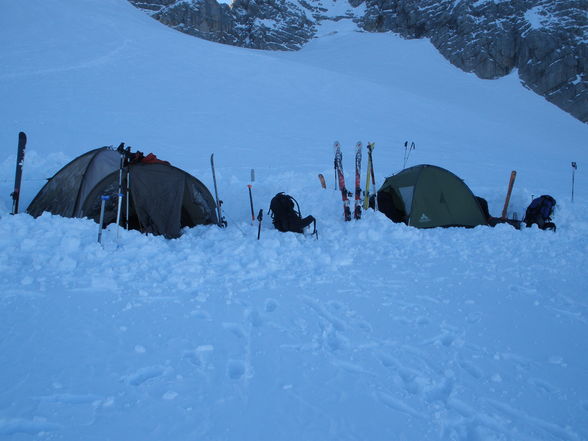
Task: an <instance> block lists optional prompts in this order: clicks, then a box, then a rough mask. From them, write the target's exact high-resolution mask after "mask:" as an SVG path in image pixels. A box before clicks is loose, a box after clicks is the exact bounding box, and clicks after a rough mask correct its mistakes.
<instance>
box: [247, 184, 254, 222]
mask: <svg viewBox="0 0 588 441" xmlns="http://www.w3.org/2000/svg"><path fill="white" fill-rule="evenodd" d="M251 187H252V185H251V184H247V188H248V189H249V205H250V206H251V225H253V223H254V222H255V211H254V210H253V195H252V194H251Z"/></svg>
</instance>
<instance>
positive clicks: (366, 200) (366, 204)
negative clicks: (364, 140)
mask: <svg viewBox="0 0 588 441" xmlns="http://www.w3.org/2000/svg"><path fill="white" fill-rule="evenodd" d="M374 146H375V143H373V142H368V145H367V151H368V163H367V170H366V176H365V197H364V199H363V209H364V210H367V209H368V208H370V184H371V179H372V173H373V169H372V168H373V165H372V151H373V150H374ZM374 187H375V184H374Z"/></svg>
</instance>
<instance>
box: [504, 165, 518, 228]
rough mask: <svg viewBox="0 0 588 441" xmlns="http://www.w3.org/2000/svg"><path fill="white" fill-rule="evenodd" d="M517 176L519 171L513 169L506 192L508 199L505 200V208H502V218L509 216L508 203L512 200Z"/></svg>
mask: <svg viewBox="0 0 588 441" xmlns="http://www.w3.org/2000/svg"><path fill="white" fill-rule="evenodd" d="M516 177H517V172H516V170H513V171H512V172H511V173H510V181H509V182H508V190H507V192H506V199H505V201H504V208H503V209H502V216H501V218H502V219H506V217H507V211H508V204H509V202H510V195H511V194H512V188H513V187H514V182H515V179H516Z"/></svg>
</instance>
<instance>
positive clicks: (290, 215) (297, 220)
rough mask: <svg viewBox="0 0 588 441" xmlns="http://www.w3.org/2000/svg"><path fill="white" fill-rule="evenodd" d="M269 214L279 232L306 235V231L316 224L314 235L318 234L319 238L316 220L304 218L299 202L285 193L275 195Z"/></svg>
mask: <svg viewBox="0 0 588 441" xmlns="http://www.w3.org/2000/svg"><path fill="white" fill-rule="evenodd" d="M295 207H296V208H295ZM269 213H270V215H271V217H272V223H273V224H274V227H276V230H278V231H282V232H284V233H285V232H287V231H292V232H294V233H304V229H305V228H306V227H308V226H309V225H310V224H311V223H312V224H314V231H313V232H312V234H316V235H317V237H318V234H317V231H316V219H315V218H314V217H313V216H306V217H305V218H302V216H301V215H300V206H299V205H298V202H297V201H296V199H294V198H293V197H292V196H290V195H287V194H285V193H283V192H282V193H278V194H277V195H275V196H274V197H273V198H272V200H271V202H270V209H269Z"/></svg>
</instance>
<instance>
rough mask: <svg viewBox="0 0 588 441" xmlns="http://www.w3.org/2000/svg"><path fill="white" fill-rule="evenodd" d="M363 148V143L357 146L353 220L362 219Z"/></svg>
mask: <svg viewBox="0 0 588 441" xmlns="http://www.w3.org/2000/svg"><path fill="white" fill-rule="evenodd" d="M361 148H362V143H361V142H358V143H357V144H355V208H354V210H353V218H354V219H355V220H358V219H361Z"/></svg>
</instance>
